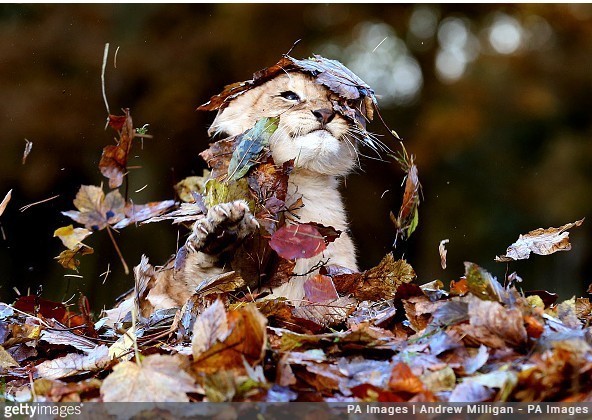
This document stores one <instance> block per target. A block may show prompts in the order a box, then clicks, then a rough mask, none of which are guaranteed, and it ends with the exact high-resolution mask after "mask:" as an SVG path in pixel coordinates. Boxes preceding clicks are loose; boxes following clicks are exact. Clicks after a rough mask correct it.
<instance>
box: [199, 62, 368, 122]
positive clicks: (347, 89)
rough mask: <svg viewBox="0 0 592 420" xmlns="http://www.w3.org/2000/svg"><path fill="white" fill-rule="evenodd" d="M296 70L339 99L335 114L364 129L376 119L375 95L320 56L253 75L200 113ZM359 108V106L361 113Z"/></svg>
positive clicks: (230, 87) (212, 100)
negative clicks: (314, 80) (366, 123)
mask: <svg viewBox="0 0 592 420" xmlns="http://www.w3.org/2000/svg"><path fill="white" fill-rule="evenodd" d="M294 70H296V71H300V72H304V73H308V74H310V75H311V76H313V77H316V81H317V83H320V84H322V85H324V86H326V87H327V88H328V89H330V90H331V91H332V92H333V93H335V94H336V95H338V98H337V99H338V100H335V101H334V105H333V109H334V110H335V112H339V113H340V114H342V115H343V116H345V117H346V118H348V119H350V120H352V121H353V122H355V123H358V124H360V125H363V124H365V118H367V119H368V120H371V119H372V116H373V113H374V112H373V111H374V109H373V108H374V107H376V103H377V101H376V97H375V96H374V91H373V90H372V89H371V88H370V87H369V86H368V85H367V84H366V83H365V82H364V81H363V80H361V79H360V78H359V77H358V76H356V75H355V74H354V73H353V72H352V71H351V70H349V69H348V68H346V67H345V66H344V65H343V64H341V63H340V62H338V61H336V60H328V59H326V58H323V57H321V56H319V55H315V56H314V57H312V58H308V59H303V60H297V59H295V58H292V57H290V56H288V55H284V56H283V57H282V58H281V59H280V61H278V62H277V63H276V64H274V65H273V66H271V67H268V68H265V69H262V70H259V71H258V72H256V73H255V74H253V79H252V80H247V81H246V82H240V83H234V84H232V85H228V86H226V87H225V89H224V91H223V92H221V93H220V94H218V95H215V96H212V97H211V98H210V100H209V101H208V102H206V103H205V104H203V105H201V106H200V107H198V108H197V109H198V110H200V111H213V110H217V109H224V108H225V107H226V106H227V105H228V103H229V102H230V101H232V100H233V99H234V98H236V97H237V96H239V95H241V94H243V93H245V92H246V91H248V90H250V89H252V88H254V87H256V86H259V85H261V84H262V83H265V82H266V81H268V80H270V79H272V78H274V77H276V76H277V75H278V74H282V73H284V72H287V71H294ZM358 101H359V102H361V103H359V102H358ZM356 104H359V108H360V109H359V110H358V106H356Z"/></svg>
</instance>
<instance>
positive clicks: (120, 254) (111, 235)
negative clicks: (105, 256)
mask: <svg viewBox="0 0 592 420" xmlns="http://www.w3.org/2000/svg"><path fill="white" fill-rule="evenodd" d="M107 233H108V234H109V238H111V242H113V246H114V247H115V251H116V252H117V255H119V259H120V260H121V264H122V265H123V270H124V271H125V274H126V275H127V274H129V268H128V266H127V263H126V262H125V259H124V258H123V254H122V253H121V251H120V249H119V247H118V246H117V242H115V238H114V237H113V234H112V233H111V226H107Z"/></svg>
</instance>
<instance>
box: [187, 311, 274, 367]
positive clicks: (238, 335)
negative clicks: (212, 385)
mask: <svg viewBox="0 0 592 420" xmlns="http://www.w3.org/2000/svg"><path fill="white" fill-rule="evenodd" d="M216 311H217V312H219V310H216ZM196 324H197V321H196ZM207 325H213V326H214V327H213V328H209V329H208V328H204V330H206V331H214V332H215V333H214V334H213V335H209V336H208V337H209V338H213V337H214V336H215V338H216V339H217V341H216V342H215V343H213V344H212V343H211V341H210V342H209V343H208V344H209V345H210V347H208V348H207V349H206V350H205V351H203V352H201V353H200V352H198V351H196V352H195V353H194V361H193V369H194V370H195V371H196V372H205V373H213V372H215V371H218V370H228V369H238V370H243V369H244V362H243V360H246V361H247V363H248V364H249V365H251V366H254V365H256V364H257V363H259V362H260V361H261V359H262V358H263V354H264V352H265V344H266V342H267V332H266V325H267V319H266V318H265V317H264V316H263V315H262V314H261V312H259V310H258V309H257V307H256V306H255V304H246V305H244V306H242V307H240V308H239V309H236V310H233V311H229V312H227V313H226V327H224V326H223V325H222V322H220V323H216V321H214V320H212V321H211V322H208V323H207ZM196 328H200V327H194V332H195V330H196ZM225 331H228V333H227V335H226V338H224V339H223V340H222V341H220V340H219V339H218V337H222V336H223V335H224V334H226V332H225ZM194 337H195V334H194ZM198 340H199V339H198ZM198 343H201V341H198ZM202 344H203V343H202ZM202 344H200V345H199V346H198V350H199V349H201V348H203V345H202Z"/></svg>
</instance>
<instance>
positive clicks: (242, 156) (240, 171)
mask: <svg viewBox="0 0 592 420" xmlns="http://www.w3.org/2000/svg"><path fill="white" fill-rule="evenodd" d="M278 124H279V117H276V118H261V119H260V120H258V121H257V122H256V123H255V125H254V126H253V128H251V129H249V130H247V131H245V132H244V133H243V134H240V135H239V136H238V137H237V139H236V141H237V142H238V145H237V146H236V148H235V149H234V151H233V153H232V157H231V158H230V163H229V164H228V178H227V180H228V181H230V182H232V181H236V180H238V179H240V178H242V177H244V176H245V175H246V174H247V172H248V171H249V169H250V168H251V167H252V166H253V165H255V164H256V163H258V160H259V158H260V156H261V154H262V153H263V151H264V149H266V148H267V147H268V146H269V138H270V137H271V136H272V134H273V133H274V132H275V130H277V128H278Z"/></svg>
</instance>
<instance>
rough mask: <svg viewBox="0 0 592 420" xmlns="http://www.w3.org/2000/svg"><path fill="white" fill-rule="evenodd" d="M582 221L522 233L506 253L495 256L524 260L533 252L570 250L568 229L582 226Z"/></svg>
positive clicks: (545, 253) (511, 259)
mask: <svg viewBox="0 0 592 420" xmlns="http://www.w3.org/2000/svg"><path fill="white" fill-rule="evenodd" d="M582 223H584V219H581V220H577V221H575V222H573V223H567V224H565V225H563V226H561V227H560V228H548V229H542V228H539V229H535V230H532V231H530V232H528V233H527V234H525V235H520V236H519V237H518V240H517V241H516V242H514V243H513V244H512V245H510V246H509V247H508V249H507V250H506V254H505V255H500V256H497V257H495V261H498V262H507V261H516V260H524V259H527V258H529V257H530V253H531V252H533V253H535V254H538V255H550V254H553V253H555V252H558V251H569V250H570V249H571V243H570V242H569V232H568V230H569V229H571V228H572V227H577V226H581V225H582Z"/></svg>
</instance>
